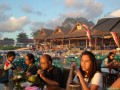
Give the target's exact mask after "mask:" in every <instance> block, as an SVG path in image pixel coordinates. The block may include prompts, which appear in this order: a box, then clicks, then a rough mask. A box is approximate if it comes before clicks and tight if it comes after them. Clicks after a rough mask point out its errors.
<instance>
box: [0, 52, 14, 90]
mask: <svg viewBox="0 0 120 90" xmlns="http://www.w3.org/2000/svg"><path fill="white" fill-rule="evenodd" d="M15 56H16V55H15V52H14V51H9V52H8V53H7V60H6V62H5V64H4V72H3V73H4V75H3V76H2V78H0V83H4V84H5V90H9V89H10V88H9V85H10V83H9V82H10V81H11V78H12V71H13V69H14V65H13V64H12V62H13V60H14V58H15Z"/></svg>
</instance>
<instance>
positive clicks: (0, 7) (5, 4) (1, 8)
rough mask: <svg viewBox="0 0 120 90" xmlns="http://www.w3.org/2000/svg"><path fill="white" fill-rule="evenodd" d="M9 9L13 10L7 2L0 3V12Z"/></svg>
mask: <svg viewBox="0 0 120 90" xmlns="http://www.w3.org/2000/svg"><path fill="white" fill-rule="evenodd" d="M8 10H11V7H10V6H9V5H8V4H7V3H2V4H0V14H1V13H3V12H5V11H8Z"/></svg>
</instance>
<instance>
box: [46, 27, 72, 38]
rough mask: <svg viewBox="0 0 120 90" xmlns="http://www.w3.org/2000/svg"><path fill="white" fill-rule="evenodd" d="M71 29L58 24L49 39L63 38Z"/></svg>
mask: <svg viewBox="0 0 120 90" xmlns="http://www.w3.org/2000/svg"><path fill="white" fill-rule="evenodd" d="M69 31H70V29H69V28H66V27H60V26H58V27H57V28H56V29H55V30H54V32H53V33H52V34H51V36H49V37H48V38H47V39H63V38H65V36H66V34H67V33H68V32H69Z"/></svg>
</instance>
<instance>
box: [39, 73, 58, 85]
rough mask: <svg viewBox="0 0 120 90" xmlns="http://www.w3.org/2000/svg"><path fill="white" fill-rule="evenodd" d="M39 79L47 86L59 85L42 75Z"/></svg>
mask: <svg viewBox="0 0 120 90" xmlns="http://www.w3.org/2000/svg"><path fill="white" fill-rule="evenodd" d="M40 77H41V78H42V79H43V80H44V81H45V82H46V83H47V84H49V85H55V86H59V83H58V82H56V81H54V80H50V79H48V78H47V77H44V76H43V75H40Z"/></svg>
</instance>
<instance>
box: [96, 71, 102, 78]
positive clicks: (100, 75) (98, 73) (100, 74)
mask: <svg viewBox="0 0 120 90" xmlns="http://www.w3.org/2000/svg"><path fill="white" fill-rule="evenodd" d="M94 77H102V73H101V72H99V71H97V72H96V73H95V74H94Z"/></svg>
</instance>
